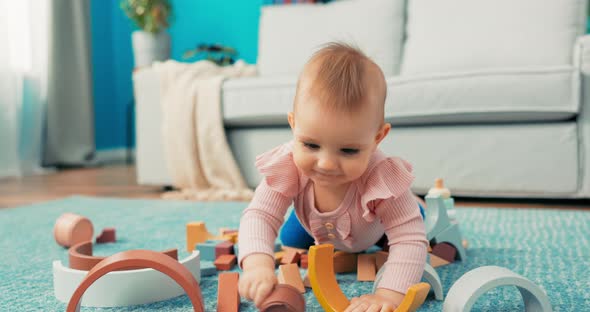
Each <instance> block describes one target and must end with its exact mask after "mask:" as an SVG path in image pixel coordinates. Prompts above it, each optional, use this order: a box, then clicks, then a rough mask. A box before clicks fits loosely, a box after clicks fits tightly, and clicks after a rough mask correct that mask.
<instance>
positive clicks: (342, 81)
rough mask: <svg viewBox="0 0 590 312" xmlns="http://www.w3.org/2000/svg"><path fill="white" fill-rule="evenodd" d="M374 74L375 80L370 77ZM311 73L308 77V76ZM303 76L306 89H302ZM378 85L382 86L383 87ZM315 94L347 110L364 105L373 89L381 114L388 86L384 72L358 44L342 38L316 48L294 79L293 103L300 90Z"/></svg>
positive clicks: (354, 109) (356, 109) (357, 108)
mask: <svg viewBox="0 0 590 312" xmlns="http://www.w3.org/2000/svg"><path fill="white" fill-rule="evenodd" d="M376 75H377V81H376V82H375V80H371V78H375V76H376ZM310 77H311V78H310ZM302 80H308V81H306V83H305V85H306V86H307V88H306V90H301V88H302ZM380 89H383V90H382V91H381V90H380ZM303 91H305V92H307V93H308V94H309V95H312V96H314V97H317V98H318V99H319V101H320V103H322V105H323V106H325V107H327V108H329V109H333V110H338V111H346V112H356V111H358V110H360V109H361V108H363V107H364V106H365V105H366V104H365V103H366V102H367V101H368V100H369V96H370V95H373V94H372V92H375V91H376V92H378V93H381V94H377V96H378V97H377V100H378V101H379V102H380V103H379V104H380V105H379V109H380V113H381V115H383V105H384V104H385V96H386V92H387V87H386V84H385V78H384V76H383V72H382V71H381V69H380V68H379V66H378V65H377V64H375V63H374V62H373V61H372V60H371V59H370V58H369V57H367V56H366V55H365V54H364V53H363V52H362V51H361V50H360V49H359V48H357V47H355V46H353V45H350V44H347V43H342V42H330V43H328V44H326V45H324V46H323V47H322V48H321V49H319V50H318V51H317V52H315V53H314V54H313V55H312V57H311V58H310V59H309V61H308V62H307V64H306V65H305V67H304V70H303V72H302V73H301V76H300V78H299V82H298V83H297V92H296V95H295V103H297V99H298V98H299V97H300V96H301V95H300V93H301V92H303Z"/></svg>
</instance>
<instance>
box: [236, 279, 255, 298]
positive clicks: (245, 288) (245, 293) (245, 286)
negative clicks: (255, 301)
mask: <svg viewBox="0 0 590 312" xmlns="http://www.w3.org/2000/svg"><path fill="white" fill-rule="evenodd" d="M251 284H252V283H250V282H249V281H248V280H247V279H243V278H240V280H239V282H238V292H239V293H240V297H242V298H246V299H248V300H251V299H252V298H251V297H250V293H249V291H250V286H251Z"/></svg>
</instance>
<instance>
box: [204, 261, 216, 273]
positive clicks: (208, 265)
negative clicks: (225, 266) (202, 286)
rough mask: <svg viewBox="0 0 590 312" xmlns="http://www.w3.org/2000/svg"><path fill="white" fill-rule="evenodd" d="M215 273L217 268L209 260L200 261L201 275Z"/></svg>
mask: <svg viewBox="0 0 590 312" xmlns="http://www.w3.org/2000/svg"><path fill="white" fill-rule="evenodd" d="M215 274H217V268H216V267H215V265H214V264H213V262H211V261H201V277H203V276H211V275H215Z"/></svg>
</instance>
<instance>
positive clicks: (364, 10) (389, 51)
mask: <svg viewBox="0 0 590 312" xmlns="http://www.w3.org/2000/svg"><path fill="white" fill-rule="evenodd" d="M404 3H405V1H404V0H346V1H344V0H343V1H335V2H330V3H327V4H321V3H318V4H297V5H270V6H264V7H263V8H262V12H261V16H260V25H259V38H258V40H259V41H258V61H257V63H258V69H259V73H260V75H261V76H277V75H291V76H293V75H297V74H298V73H299V72H300V70H301V68H302V67H303V65H304V64H305V62H307V60H308V58H309V57H310V56H311V54H312V53H313V52H314V51H315V50H316V49H317V48H318V47H319V46H321V45H322V44H325V43H327V42H330V41H344V42H348V43H352V44H355V45H357V46H358V47H359V48H361V49H362V50H363V52H365V53H366V54H367V55H368V56H369V57H371V58H372V59H373V60H374V61H375V62H376V63H377V64H378V65H380V66H381V68H382V70H383V72H384V73H385V75H392V74H397V73H398V72H399V63H400V55H401V49H402V40H403V33H404V10H405V7H404Z"/></svg>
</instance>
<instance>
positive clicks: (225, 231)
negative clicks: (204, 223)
mask: <svg viewBox="0 0 590 312" xmlns="http://www.w3.org/2000/svg"><path fill="white" fill-rule="evenodd" d="M232 233H238V230H236V229H231V228H226V227H222V228H219V236H223V235H226V234H232Z"/></svg>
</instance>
